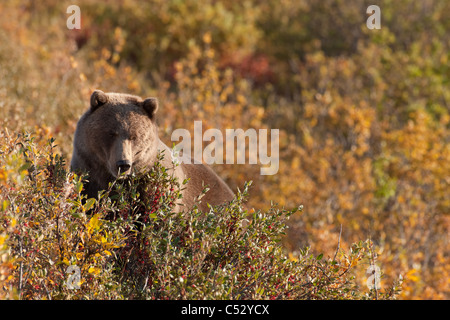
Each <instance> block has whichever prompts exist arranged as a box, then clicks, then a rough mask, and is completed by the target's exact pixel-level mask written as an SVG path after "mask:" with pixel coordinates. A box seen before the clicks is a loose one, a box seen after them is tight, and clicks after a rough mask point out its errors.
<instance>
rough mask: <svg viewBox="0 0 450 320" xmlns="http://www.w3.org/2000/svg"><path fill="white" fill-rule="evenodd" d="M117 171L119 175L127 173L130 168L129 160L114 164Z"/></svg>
mask: <svg viewBox="0 0 450 320" xmlns="http://www.w3.org/2000/svg"><path fill="white" fill-rule="evenodd" d="M116 166H117V170H119V171H120V173H124V172H127V171H128V170H130V168H131V161H129V160H119V161H117V163H116Z"/></svg>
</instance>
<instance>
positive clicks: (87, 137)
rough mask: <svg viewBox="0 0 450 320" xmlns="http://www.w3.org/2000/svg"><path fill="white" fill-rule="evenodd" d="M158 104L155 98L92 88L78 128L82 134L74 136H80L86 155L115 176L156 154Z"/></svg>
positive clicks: (146, 162)
mask: <svg viewBox="0 0 450 320" xmlns="http://www.w3.org/2000/svg"><path fill="white" fill-rule="evenodd" d="M157 108H158V102H157V100H156V99H155V98H147V99H145V100H142V99H141V98H139V97H136V96H131V95H124V94H114V93H104V92H102V91H99V90H97V91H94V93H93V94H92V96H91V108H90V110H89V111H88V112H87V113H86V114H85V115H84V116H83V117H82V119H81V120H80V122H79V128H78V129H77V131H78V132H80V135H81V136H82V137H76V139H77V138H81V140H82V144H83V149H84V150H85V151H86V152H87V153H86V154H85V156H87V157H90V159H91V160H92V161H94V162H96V164H97V165H96V167H97V168H99V169H103V170H106V171H107V172H108V173H109V174H110V175H111V176H112V177H114V178H117V177H119V176H120V175H121V174H123V173H125V174H129V173H130V172H131V170H133V169H135V170H140V169H144V168H145V167H147V166H149V165H150V164H151V163H152V162H153V161H154V158H155V157H156V154H157V148H158V141H159V139H158V136H157V127H156V124H155V112H156V110H157ZM91 174H92V173H91ZM94 175H95V173H94Z"/></svg>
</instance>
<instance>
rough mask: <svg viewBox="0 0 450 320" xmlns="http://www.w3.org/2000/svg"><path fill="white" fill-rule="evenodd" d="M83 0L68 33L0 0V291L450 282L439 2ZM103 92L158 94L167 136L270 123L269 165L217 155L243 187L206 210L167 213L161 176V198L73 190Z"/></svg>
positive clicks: (26, 294)
mask: <svg viewBox="0 0 450 320" xmlns="http://www.w3.org/2000/svg"><path fill="white" fill-rule="evenodd" d="M77 4H78V5H79V6H80V8H81V14H82V26H81V29H80V30H69V29H67V27H66V19H67V17H68V14H66V9H67V5H66V4H65V3H62V2H61V1H56V0H46V1H39V2H36V1H15V0H9V1H4V2H1V3H0V43H1V46H0V74H1V76H0V118H1V119H3V122H2V124H1V125H2V129H1V133H0V142H1V146H0V147H1V149H0V190H1V195H0V210H1V213H0V286H1V288H0V290H1V291H0V297H1V298H3V299H5V298H21V299H58V298H59V299H72V298H73V299H82V298H87V299H94V298H105V299H107V298H113V299H121V298H150V299H151V298H154V299H165V298H168V299H179V298H225V299H226V298H230V299H237V298H252V299H255V298H264V299H271V298H275V299H278V298H279V299H288V298H292V299H301V298H311V299H335V298H348V299H351V298H357V299H361V298H392V297H398V298H400V299H448V298H449V297H450V291H449V288H450V280H449V279H450V255H449V252H450V242H449V234H450V217H449V207H450V197H449V192H448V190H449V184H450V180H449V179H450V137H449V128H450V123H449V122H450V115H449V101H450V89H449V83H450V80H449V78H450V67H449V66H450V63H449V61H450V55H449V52H450V48H449V43H450V39H449V29H450V25H449V19H448V16H446V13H447V12H449V11H450V7H449V3H448V2H446V1H439V0H426V1H420V2H417V1H410V0H401V1H394V2H392V1H378V3H377V4H378V5H379V6H380V8H381V16H382V27H381V29H380V30H369V29H368V28H366V25H365V22H366V19H367V15H366V8H367V6H368V5H369V4H367V3H364V2H359V1H358V2H356V1H355V2H354V3H353V2H352V3H351V4H349V3H348V2H347V1H339V0H327V1H312V0H311V1H310V0H306V1H281V2H280V1H272V0H270V1H265V2H261V1H256V0H250V1H244V2H236V1H227V0H222V1H212V0H207V1H196V0H186V1H171V0H170V1H166V0H164V1H163V0H161V1H159V0H153V1H145V2H142V1H135V0H124V1H120V2H117V3H116V2H109V1H107V2H103V3H97V2H95V1H92V0H83V1H78V3H77ZM370 4H372V3H370ZM97 88H99V89H102V90H104V91H111V92H112V91H116V92H127V93H131V94H137V95H140V96H144V97H146V96H156V97H158V99H159V100H160V105H161V108H160V111H159V114H160V117H159V120H158V121H159V132H160V135H161V139H162V140H163V141H164V142H165V143H166V144H168V145H170V146H171V145H172V141H171V140H170V138H171V133H172V131H173V130H175V129H176V128H185V129H188V130H190V131H192V130H193V126H194V121H196V120H201V121H202V123H203V130H207V129H209V128H217V129H219V130H222V131H224V130H225V129H226V128H235V129H237V128H242V129H244V130H246V129H249V128H254V129H279V130H280V145H279V150H280V152H279V154H280V163H279V171H278V173H277V174H275V175H272V176H262V175H260V165H249V164H245V165H237V164H227V165H215V166H214V170H215V171H217V172H218V173H219V174H220V175H221V176H222V177H223V178H224V179H225V180H226V181H227V183H228V184H229V185H230V186H231V187H232V188H233V190H237V188H239V189H240V190H242V191H243V192H242V193H238V194H241V196H238V197H237V199H236V201H234V202H233V203H231V204H229V205H228V206H224V207H221V208H213V209H211V210H212V211H211V212H213V213H214V215H213V214H206V215H205V214H202V213H200V212H197V211H195V210H193V211H192V212H191V213H190V215H188V216H189V218H186V216H181V215H177V214H174V213H173V212H172V210H171V201H173V200H174V199H175V198H176V197H177V195H176V187H177V186H176V183H175V182H173V181H172V182H170V181H169V180H167V177H164V174H161V173H159V174H157V173H154V174H156V176H153V178H152V179H151V181H153V183H156V182H158V183H159V184H160V185H161V184H164V183H166V184H167V186H169V185H170V186H171V187H172V189H173V190H172V192H174V194H164V196H162V195H161V194H160V195H159V196H160V197H161V196H162V198H161V200H158V201H155V200H154V199H155V195H153V196H152V199H153V200H151V201H150V202H147V203H140V202H139V201H141V200H139V199H138V198H139V197H138V198H136V195H137V193H142V190H138V191H136V192H135V193H134V194H133V193H132V192H129V190H130V188H131V190H133V186H135V184H134V183H133V182H132V181H128V183H129V185H127V187H126V188H125V186H124V188H123V189H120V184H118V185H115V187H117V188H119V189H118V190H116V195H117V193H118V194H122V195H123V197H124V198H122V201H115V200H114V199H115V198H114V197H110V196H107V194H104V195H101V196H100V197H99V199H92V200H91V199H85V198H83V195H82V183H81V180H80V179H81V178H82V177H77V176H74V175H73V174H71V173H69V172H68V167H67V163H66V162H67V161H66V159H70V156H71V152H72V139H73V134H74V129H75V125H76V122H77V120H78V118H79V116H80V115H81V114H82V113H83V112H84V111H85V109H86V108H87V105H88V98H89V96H90V94H91V92H92V91H93V90H94V89H97ZM27 132H30V134H28V133H27ZM203 146H205V144H204V145H203ZM247 159H248V158H247ZM155 170H156V169H155ZM147 178H149V177H147ZM246 181H252V184H251V186H248V185H246V184H245V182H246ZM177 183H178V184H179V185H180V186H181V185H182V184H183V182H177ZM149 185H150V186H152V187H154V188H157V185H158V184H151V183H150V184H149ZM126 190H128V191H126ZM152 190H156V189H152ZM169 190H170V187H169ZM244 190H245V191H244ZM244 199H245V200H244ZM116 200H117V199H116ZM152 201H155V202H154V203H153V202H152ZM159 201H160V202H159ZM242 202H245V203H246V207H243V206H242ZM300 205H303V209H302V210H297V211H296V210H294V208H298V207H299V206H300ZM152 206H153V212H152ZM142 210H143V211H142ZM146 210H147V211H146ZM92 211H93V212H94V213H92ZM143 212H144V213H145V212H147V215H145V214H144V213H143ZM161 213H164V215H161ZM137 216H138V217H137ZM112 217H114V219H113V218H112ZM144 218H146V220H145V221H144ZM287 218H289V219H287ZM245 219H249V220H251V221H253V224H251V225H250V226H251V227H249V229H248V230H247V231H246V232H247V233H245V232H244V230H243V229H242V226H240V224H239V223H240V222H242V221H244V220H245ZM150 222H152V223H150ZM137 225H139V226H140V227H139V228H137V227H136V226H137ZM127 227H128V229H127ZM269 227H270V228H269ZM252 228H253V229H252ZM143 229H144V231H143ZM130 230H135V231H136V232H134V231H133V232H134V233H133V232H131V231H130ZM199 230H206V231H205V233H204V234H203V235H200V233H196V232H198V231H199ZM138 231H139V232H138ZM164 239H165V241H166V242H164V241H163V240H164ZM169 242H170V243H169ZM224 243H228V244H229V245H228V246H225V247H226V248H227V249H228V250H230V252H228V251H227V252H225V251H223V248H224V245H223V244H224ZM164 246H166V247H165V249H164V248H163V247H164ZM127 255H130V257H129V258H125V257H126V256H127ZM127 259H128V260H127ZM127 261H129V262H127ZM162 261H168V263H166V264H165V265H164V267H162V265H163V263H162ZM70 265H77V266H79V267H80V269H81V274H82V283H81V289H79V290H72V289H69V288H67V278H68V276H69V275H68V274H66V271H67V267H68V266H70ZM371 265H378V266H379V267H380V269H381V272H382V277H381V289H380V290H378V291H376V290H373V289H372V290H369V288H367V279H368V278H369V277H370V274H366V271H367V270H368V268H369V267H370V266H371ZM187 266H189V267H187ZM206 279H209V280H208V281H206ZM246 279H247V280H246ZM248 279H253V280H254V281H252V282H248ZM399 279H401V280H399ZM401 282H402V285H401V286H400V283H401ZM213 284H214V285H213ZM400 288H401V291H400ZM96 294H97V295H96Z"/></svg>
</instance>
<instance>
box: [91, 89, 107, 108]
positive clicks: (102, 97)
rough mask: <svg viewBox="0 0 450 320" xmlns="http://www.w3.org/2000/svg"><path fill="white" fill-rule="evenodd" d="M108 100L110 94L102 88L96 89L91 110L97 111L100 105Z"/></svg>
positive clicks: (92, 96)
mask: <svg viewBox="0 0 450 320" xmlns="http://www.w3.org/2000/svg"><path fill="white" fill-rule="evenodd" d="M106 102H108V96H107V95H106V93H104V92H103V91H101V90H95V91H94V92H92V95H91V111H95V110H97V109H98V107H100V106H102V105H104V104H105V103H106Z"/></svg>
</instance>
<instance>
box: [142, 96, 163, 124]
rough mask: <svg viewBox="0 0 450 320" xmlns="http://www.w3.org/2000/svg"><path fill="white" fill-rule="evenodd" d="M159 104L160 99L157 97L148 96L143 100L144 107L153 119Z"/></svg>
mask: <svg viewBox="0 0 450 320" xmlns="http://www.w3.org/2000/svg"><path fill="white" fill-rule="evenodd" d="M158 106H159V104H158V99H156V98H147V99H145V100H144V101H143V102H142V107H143V108H144V110H145V112H147V113H148V115H149V117H150V118H151V119H153V117H154V116H155V113H156V111H157V110H158Z"/></svg>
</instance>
